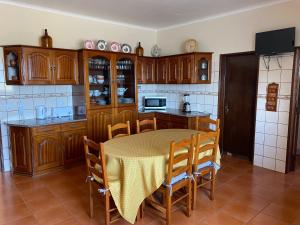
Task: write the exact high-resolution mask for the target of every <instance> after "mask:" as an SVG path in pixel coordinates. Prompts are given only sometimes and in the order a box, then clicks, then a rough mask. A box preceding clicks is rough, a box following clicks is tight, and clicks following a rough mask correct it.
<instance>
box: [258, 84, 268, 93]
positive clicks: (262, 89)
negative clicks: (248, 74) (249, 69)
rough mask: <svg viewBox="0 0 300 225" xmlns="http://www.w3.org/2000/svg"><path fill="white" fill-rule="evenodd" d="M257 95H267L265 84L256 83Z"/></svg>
mask: <svg viewBox="0 0 300 225" xmlns="http://www.w3.org/2000/svg"><path fill="white" fill-rule="evenodd" d="M257 93H258V94H259V95H265V94H266V93H267V83H258V89H257Z"/></svg>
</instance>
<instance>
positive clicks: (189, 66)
mask: <svg viewBox="0 0 300 225" xmlns="http://www.w3.org/2000/svg"><path fill="white" fill-rule="evenodd" d="M178 58H179V67H180V77H181V83H183V84H191V83H193V77H194V75H195V56H194V54H187V55H181V56H179V57H178Z"/></svg>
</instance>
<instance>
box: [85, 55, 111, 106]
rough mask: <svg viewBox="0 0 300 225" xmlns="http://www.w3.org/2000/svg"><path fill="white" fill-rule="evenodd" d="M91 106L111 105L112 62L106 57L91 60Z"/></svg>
mask: <svg viewBox="0 0 300 225" xmlns="http://www.w3.org/2000/svg"><path fill="white" fill-rule="evenodd" d="M89 90H90V93H89V94H90V104H92V105H96V106H106V105H111V71H110V61H109V60H108V59H106V58H104V57H93V58H90V59H89Z"/></svg>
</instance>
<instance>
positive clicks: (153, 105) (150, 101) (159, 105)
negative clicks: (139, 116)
mask: <svg viewBox="0 0 300 225" xmlns="http://www.w3.org/2000/svg"><path fill="white" fill-rule="evenodd" d="M166 108H167V97H162V96H145V97H144V109H145V110H166Z"/></svg>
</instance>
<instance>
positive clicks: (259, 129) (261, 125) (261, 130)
mask: <svg viewBox="0 0 300 225" xmlns="http://www.w3.org/2000/svg"><path fill="white" fill-rule="evenodd" d="M255 131H256V132H258V133H265V122H260V121H256V128H255Z"/></svg>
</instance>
